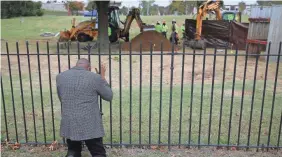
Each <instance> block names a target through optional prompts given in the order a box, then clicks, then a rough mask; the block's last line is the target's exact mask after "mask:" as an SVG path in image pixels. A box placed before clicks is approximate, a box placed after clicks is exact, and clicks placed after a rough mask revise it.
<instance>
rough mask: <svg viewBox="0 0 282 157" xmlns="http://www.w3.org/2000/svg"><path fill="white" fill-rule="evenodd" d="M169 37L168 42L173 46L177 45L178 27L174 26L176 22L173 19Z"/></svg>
mask: <svg viewBox="0 0 282 157" xmlns="http://www.w3.org/2000/svg"><path fill="white" fill-rule="evenodd" d="M171 32H172V33H171V37H170V41H171V42H172V43H174V44H176V45H177V44H178V26H177V24H176V20H175V19H173V20H172V27H171Z"/></svg>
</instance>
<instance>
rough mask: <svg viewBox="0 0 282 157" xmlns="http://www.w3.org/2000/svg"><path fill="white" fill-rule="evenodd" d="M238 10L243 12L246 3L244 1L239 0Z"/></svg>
mask: <svg viewBox="0 0 282 157" xmlns="http://www.w3.org/2000/svg"><path fill="white" fill-rule="evenodd" d="M238 5H239V11H240V12H243V11H244V10H245V9H246V3H245V2H244V1H241V2H239V4H238Z"/></svg>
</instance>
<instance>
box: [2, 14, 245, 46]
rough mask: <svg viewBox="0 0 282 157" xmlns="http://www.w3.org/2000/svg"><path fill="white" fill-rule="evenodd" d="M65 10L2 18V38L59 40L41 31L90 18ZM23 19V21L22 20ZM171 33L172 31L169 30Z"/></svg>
mask: <svg viewBox="0 0 282 157" xmlns="http://www.w3.org/2000/svg"><path fill="white" fill-rule="evenodd" d="M64 15H65V12H52V11H47V12H46V15H44V16H42V17H23V18H12V19H1V33H2V35H1V39H4V40H8V41H13V42H14V41H25V40H29V41H35V40H39V41H40V40H47V39H52V40H57V39H53V38H46V37H45V38H44V37H40V34H41V33H44V32H53V33H57V32H59V31H62V30H64V29H70V28H71V20H72V18H76V23H79V22H81V21H84V20H87V19H90V18H89V17H83V16H64ZM141 18H142V20H143V21H144V22H145V23H147V24H155V23H156V22H157V21H162V20H165V21H166V22H167V24H168V26H171V21H172V19H175V20H176V21H177V23H178V25H179V26H180V25H182V24H183V23H184V22H185V19H187V18H193V17H192V16H184V15H181V16H172V15H169V16H142V17H141ZM120 19H121V20H125V16H121V17H120ZM21 21H23V22H21ZM242 21H243V22H247V16H243V18H242ZM139 31H140V29H139V28H138V25H137V23H136V22H135V21H133V23H132V26H131V29H130V38H134V37H135V36H136V35H138V34H139V33H140V32H139ZM168 34H170V32H168Z"/></svg>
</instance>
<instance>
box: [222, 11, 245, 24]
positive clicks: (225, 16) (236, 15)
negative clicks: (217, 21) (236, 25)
mask: <svg viewBox="0 0 282 157" xmlns="http://www.w3.org/2000/svg"><path fill="white" fill-rule="evenodd" d="M222 20H226V21H236V22H241V14H240V12H237V11H224V12H223V13H222Z"/></svg>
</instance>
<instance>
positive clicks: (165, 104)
mask: <svg viewBox="0 0 282 157" xmlns="http://www.w3.org/2000/svg"><path fill="white" fill-rule="evenodd" d="M45 77H46V76H45ZM2 79H3V82H4V89H5V90H4V97H5V99H4V100H5V105H6V114H7V123H8V129H9V138H10V140H11V141H15V140H16V136H15V128H14V127H15V123H14V115H13V107H12V104H13V103H12V101H11V91H10V82H9V78H8V77H7V76H5V75H4V76H2ZM36 79H37V78H33V81H34V82H33V97H34V110H35V114H34V116H35V121H36V127H35V129H36V134H37V137H36V138H37V141H38V142H44V130H43V121H42V120H43V119H42V112H41V105H42V104H41V98H40V90H39V85H38V81H36ZM28 80H29V78H28V76H25V75H24V76H23V78H22V81H23V89H24V96H23V98H24V104H25V118H26V120H27V121H26V126H27V130H28V132H27V136H28V141H29V142H31V141H35V136H34V133H35V130H34V124H33V113H32V100H31V98H30V94H31V92H30V89H29V81H28ZM53 83H54V80H53ZM13 85H14V91H13V92H14V98H15V102H14V105H15V115H16V118H17V128H18V130H17V131H18V137H19V141H20V142H21V143H23V142H25V134H24V121H23V112H22V103H21V96H20V88H19V87H20V86H19V78H18V76H17V75H13ZM221 86H222V84H221V83H216V84H215V85H214V95H213V104H212V115H210V109H211V108H210V106H211V105H210V98H211V84H210V83H206V84H205V86H204V90H203V95H202V96H203V99H202V100H203V104H202V117H201V123H202V124H201V125H199V120H200V112H201V84H200V83H195V84H194V92H193V103H192V105H193V106H191V105H190V101H191V85H190V84H185V85H184V88H183V100H182V104H181V103H180V100H181V88H180V86H179V85H174V87H173V92H172V99H171V105H172V106H171V109H172V110H171V115H172V117H171V143H172V144H178V143H179V142H180V143H181V144H187V143H188V141H189V134H191V139H190V142H191V144H197V143H198V140H199V139H200V143H201V144H207V143H208V142H209V141H208V136H209V135H210V143H211V144H217V142H218V141H217V140H218V129H219V127H218V126H219V115H220V106H221ZM272 87H273V81H268V82H267V88H266V95H265V104H264V115H263V118H262V130H261V131H262V132H261V139H260V140H261V144H264V145H265V144H267V140H268V134H269V132H268V128H269V120H270V114H271V106H272V95H273V94H272V93H273V88H272ZM159 88H160V87H159V86H158V85H154V86H153V87H152V97H150V92H149V91H150V88H149V86H148V85H147V84H144V86H142V102H141V103H140V89H139V88H138V86H135V87H133V89H132V103H131V104H130V103H129V102H130V101H129V100H130V93H129V87H124V88H122V96H121V97H120V93H119V89H118V88H114V89H113V90H114V93H115V96H114V100H113V101H112V105H111V106H110V104H109V103H107V102H103V104H102V110H103V113H104V115H103V121H104V122H103V123H104V126H105V131H106V136H105V138H104V142H105V143H107V144H109V143H110V142H111V140H112V142H113V143H125V144H126V143H130V109H131V111H132V117H131V118H132V120H131V122H132V123H131V124H132V132H131V133H132V134H131V140H132V141H131V142H132V143H134V144H138V143H139V142H140V143H142V144H148V143H149V136H151V143H154V144H157V143H158V142H161V143H167V142H168V129H169V112H170V110H169V108H170V88H169V86H168V85H165V84H164V85H163V90H162V99H161V100H162V104H161V105H162V106H161V107H160V91H159ZM252 88H253V81H246V87H245V90H246V93H245V95H244V101H243V102H244V103H243V112H242V125H241V137H240V144H243V145H245V144H246V143H247V139H248V129H249V123H250V122H249V118H250V110H251V105H252V94H251V93H252ZM42 89H43V91H42V93H43V100H42V102H43V107H44V114H45V115H44V118H45V119H44V120H45V121H44V122H45V129H46V130H45V131H46V140H47V142H51V141H53V140H54V139H53V133H55V139H56V140H59V141H60V137H59V123H60V104H59V101H58V99H57V96H56V90H55V88H53V94H52V96H53V105H54V106H53V107H54V125H55V130H53V127H52V125H53V124H52V108H51V100H50V92H49V88H48V84H43V88H42ZM241 89H242V81H237V82H236V84H235V90H234V91H235V92H234V93H235V96H234V103H233V110H232V113H231V114H232V121H231V123H230V124H229V118H230V106H231V98H232V97H231V91H232V82H230V81H227V82H226V83H225V90H224V91H225V93H224V95H223V106H222V111H223V112H222V125H221V135H220V141H219V143H220V144H227V143H228V133H229V132H228V128H229V127H231V133H230V144H234V145H236V144H237V138H238V127H239V117H240V105H241ZM262 92H263V81H257V82H256V89H255V96H254V102H253V117H252V121H251V123H250V124H251V126H252V128H251V132H250V144H251V145H256V144H257V143H256V141H257V138H258V128H259V120H260V111H261V104H262ZM279 95H280V96H279ZM281 95H282V91H281V90H277V93H276V101H275V104H274V113H273V121H272V131H271V136H270V145H273V146H274V145H277V140H278V138H279V137H278V132H279V131H278V130H279V124H280V118H281V109H282V106H281V105H280V104H281V101H282V97H281ZM150 98H152V101H151V102H152V103H150V101H149V100H150ZM120 99H121V104H120ZM150 105H151V107H150ZM130 106H131V108H130ZM181 106H182V107H181ZM140 109H141V110H140ZM181 109H182V119H180V114H181ZM110 110H112V115H110ZM160 110H161V113H162V117H161V120H160V119H159V115H160ZM190 110H192V111H191V112H192V119H190V118H189V117H190ZM2 111H3V108H2ZM120 112H122V113H120ZM140 113H141V115H140ZM150 114H151V123H149V122H150V120H149V117H150ZM120 115H122V116H120ZM1 116H2V117H1V120H2V126H1V139H2V140H4V139H5V138H6V132H5V125H4V124H5V122H4V114H3V113H2V114H1ZM140 116H141V117H140ZM111 118H112V124H111V123H110V120H111ZM209 118H211V130H210V132H209V124H210V123H209V120H210V119H209ZM140 120H141V121H140ZM190 120H191V121H190ZM120 121H121V123H120ZM159 122H161V130H159V124H160V123H159ZM139 125H141V130H140V128H139ZM190 125H191V132H189V126H190ZM180 126H181V128H180ZM199 126H201V131H200V135H199ZM111 129H112V134H111V132H110V130H111ZM149 129H151V130H149ZM54 131H55V132H54ZM140 132H141V134H139V133H140ZM159 133H161V135H160V139H159ZM120 135H121V136H122V137H121V136H120ZM179 138H180V140H179ZM280 138H281V137H280ZM139 140H141V141H139ZM159 140H160V141H159Z"/></svg>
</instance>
